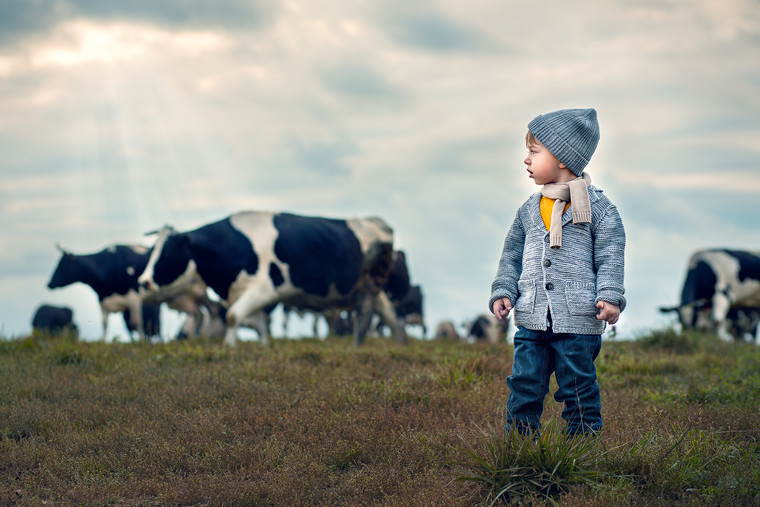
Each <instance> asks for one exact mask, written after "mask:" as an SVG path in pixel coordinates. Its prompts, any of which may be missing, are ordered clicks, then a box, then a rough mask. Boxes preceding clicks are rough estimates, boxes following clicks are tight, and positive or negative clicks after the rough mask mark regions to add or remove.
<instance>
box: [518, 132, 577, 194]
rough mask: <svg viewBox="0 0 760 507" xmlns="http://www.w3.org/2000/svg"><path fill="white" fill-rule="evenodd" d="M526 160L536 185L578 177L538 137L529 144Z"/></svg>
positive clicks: (566, 180)
mask: <svg viewBox="0 0 760 507" xmlns="http://www.w3.org/2000/svg"><path fill="white" fill-rule="evenodd" d="M524 162H525V165H526V166H527V167H526V169H527V170H528V173H529V174H530V178H531V179H532V180H533V182H534V183H535V184H536V185H546V184H547V183H566V182H568V181H570V180H572V179H575V178H576V176H575V174H573V173H572V171H570V169H568V168H567V167H566V166H565V164H563V163H562V162H560V161H559V160H557V157H555V156H554V155H552V154H551V152H550V151H549V150H547V149H546V146H544V145H543V144H541V143H540V142H539V141H538V139H534V140H533V141H532V142H530V144H528V156H527V157H525V160H524Z"/></svg>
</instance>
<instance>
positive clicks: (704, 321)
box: [660, 299, 715, 332]
mask: <svg viewBox="0 0 760 507" xmlns="http://www.w3.org/2000/svg"><path fill="white" fill-rule="evenodd" d="M660 311H661V312H663V313H670V312H676V313H677V314H678V322H679V323H680V324H681V327H683V329H692V330H696V331H705V332H713V331H715V323H714V322H713V320H712V302H711V301H710V300H709V299H700V300H698V301H693V302H691V303H686V304H682V305H679V306H668V307H660Z"/></svg>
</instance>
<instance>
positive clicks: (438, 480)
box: [0, 338, 760, 505]
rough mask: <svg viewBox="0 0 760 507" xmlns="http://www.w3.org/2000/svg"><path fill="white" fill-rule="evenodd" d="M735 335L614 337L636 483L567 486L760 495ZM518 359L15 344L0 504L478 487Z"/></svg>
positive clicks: (352, 495) (650, 494)
mask: <svg viewBox="0 0 760 507" xmlns="http://www.w3.org/2000/svg"><path fill="white" fill-rule="evenodd" d="M723 345H725V347H723V346H721V345H715V344H711V345H710V347H718V349H717V352H715V351H713V350H711V349H710V348H709V347H708V348H705V347H702V348H698V350H697V351H694V350H692V351H690V352H689V353H688V354H683V353H682V354H678V353H675V352H672V351H667V352H665V351H664V350H665V349H663V348H662V347H661V346H660V344H655V345H650V346H649V348H646V347H644V346H642V345H640V344H634V343H605V345H604V347H603V356H602V357H600V359H599V361H598V363H599V371H600V382H601V385H602V388H603V414H604V416H605V430H604V434H603V441H604V444H605V446H606V449H607V452H605V453H604V456H603V457H599V458H598V459H597V461H596V462H595V466H597V467H598V469H599V470H600V471H601V472H604V473H606V474H607V475H614V474H609V473H608V472H609V471H610V470H612V469H618V472H619V474H620V475H626V476H630V480H626V481H623V482H620V481H613V480H600V481H599V484H598V485H597V486H589V485H585V486H582V487H579V488H573V489H572V490H571V491H570V492H569V493H566V494H565V496H563V497H561V498H560V501H561V503H562V504H564V505H576V504H577V505H613V504H616V503H618V502H621V503H623V504H625V503H626V502H630V504H635V503H637V502H638V501H645V502H647V503H650V504H660V505H664V504H678V503H681V504H683V505H690V504H696V503H699V504H711V502H712V503H713V504H715V505H719V504H721V503H723V502H724V501H725V500H739V501H747V500H753V499H754V500H755V501H757V499H758V498H760V497H758V496H757V495H760V489H758V484H760V480H757V479H758V477H759V476H758V473H757V472H756V470H758V469H760V466H758V465H760V446H759V445H758V435H759V432H758V428H760V416H759V415H758V411H757V406H758V403H757V402H758V399H760V394H758V393H759V392H760V360H758V355H759V353H758V351H757V350H755V349H750V348H748V347H744V348H742V347H741V346H734V344H723ZM511 358H512V354H511V347H510V346H509V345H506V344H502V345H498V346H488V345H468V344H463V343H453V342H427V341H416V340H412V342H411V343H410V345H409V346H407V347H402V346H399V345H395V344H393V343H390V342H388V341H386V340H382V339H375V340H369V341H368V342H367V344H366V345H365V346H364V347H362V348H353V347H352V346H351V345H350V343H348V342H347V341H343V340H338V339H335V340H333V339H330V340H326V341H312V340H302V341H275V342H274V344H273V346H272V347H271V348H263V347H261V346H259V345H258V344H256V343H251V342H245V343H241V344H240V346H239V347H238V348H237V349H234V350H230V349H225V348H223V347H222V346H221V345H220V344H219V343H218V342H215V343H212V344H210V345H207V344H205V343H202V342H182V343H170V344H165V345H154V346H148V345H142V344H129V345H126V344H102V343H78V342H74V341H71V340H66V339H55V340H53V339H44V338H37V339H34V338H28V339H24V340H13V341H1V342H0V370H1V371H2V372H3V375H2V377H1V380H0V504H4V505H7V504H20V505H39V504H42V503H43V502H53V503H56V504H67V505H70V504H96V505H110V504H114V505H125V504H126V505H132V504H134V505H152V504H155V505H205V504H209V505H252V504H255V505H313V504H316V505H461V504H475V503H480V502H483V501H484V500H485V499H486V497H487V496H486V495H485V494H484V491H483V490H482V488H481V487H480V486H479V485H478V484H475V483H472V482H469V481H460V480H457V479H458V477H461V476H462V475H465V474H466V472H468V471H469V470H471V469H472V461H471V460H470V456H469V455H468V454H467V452H466V449H470V450H474V451H475V452H476V453H483V452H485V449H484V448H483V447H482V445H481V444H479V443H478V439H477V435H478V434H479V433H478V432H479V429H478V428H485V427H489V426H491V427H496V428H500V426H501V424H503V420H504V404H505V402H506V398H507V395H508V392H507V387H506V384H505V382H504V379H505V378H506V376H507V375H508V373H509V371H510V367H511ZM752 403H754V405H752V407H754V408H752V409H749V408H747V407H748V406H750V404H752ZM558 414H559V407H557V406H556V404H555V403H554V402H553V401H552V400H551V398H548V401H547V418H549V417H558ZM496 431H498V430H496ZM616 449H617V450H616ZM741 460H744V461H741ZM747 460H749V464H748V465H747V464H742V463H745V462H747ZM468 467H469V468H468ZM753 470H754V471H755V472H753ZM753 473H754V475H753ZM753 480H754V481H755V482H754V485H753V484H752V481H753ZM753 488H754V489H753ZM721 489H722V491H723V493H720V491H721ZM726 491H728V493H726ZM676 492H677V493H676ZM753 495H755V496H754V497H753ZM536 501H539V502H541V501H547V500H546V499H543V500H542V499H540V498H539V499H538V500H536ZM552 501H553V500H552ZM723 504H725V503H723Z"/></svg>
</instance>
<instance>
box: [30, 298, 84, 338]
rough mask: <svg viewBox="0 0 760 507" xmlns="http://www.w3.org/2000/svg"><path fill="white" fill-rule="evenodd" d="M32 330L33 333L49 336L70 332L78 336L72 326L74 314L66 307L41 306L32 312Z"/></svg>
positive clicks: (76, 330)
mask: <svg viewBox="0 0 760 507" xmlns="http://www.w3.org/2000/svg"><path fill="white" fill-rule="evenodd" d="M32 328H33V329H34V331H35V332H37V331H44V332H47V333H50V334H60V333H64V332H67V331H70V332H72V333H74V334H78V333H79V330H78V329H77V326H76V324H74V312H72V311H71V308H69V307H67V306H52V305H41V306H39V307H38V308H37V311H36V312H34V318H33V319H32Z"/></svg>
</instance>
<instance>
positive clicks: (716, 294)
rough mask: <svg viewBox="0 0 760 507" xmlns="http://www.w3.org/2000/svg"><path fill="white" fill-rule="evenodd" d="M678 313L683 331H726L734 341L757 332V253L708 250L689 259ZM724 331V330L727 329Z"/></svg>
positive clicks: (673, 309)
mask: <svg viewBox="0 0 760 507" xmlns="http://www.w3.org/2000/svg"><path fill="white" fill-rule="evenodd" d="M660 311H662V312H677V313H678V320H679V321H680V323H681V325H682V327H683V328H684V329H694V330H698V331H706V332H713V333H716V332H717V333H721V332H723V331H728V332H729V333H731V334H732V335H733V336H734V338H735V339H743V338H744V335H745V334H748V333H752V336H753V337H754V336H755V333H756V332H757V320H756V319H757V312H759V311H760V252H749V251H743V250H728V249H710V250H700V251H697V252H695V253H694V254H693V255H692V256H691V258H690V259H689V265H688V270H687V272H686V280H685V281H684V285H683V289H682V291H681V303H680V304H679V305H678V306H673V307H663V308H660ZM726 328H727V329H726Z"/></svg>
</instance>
